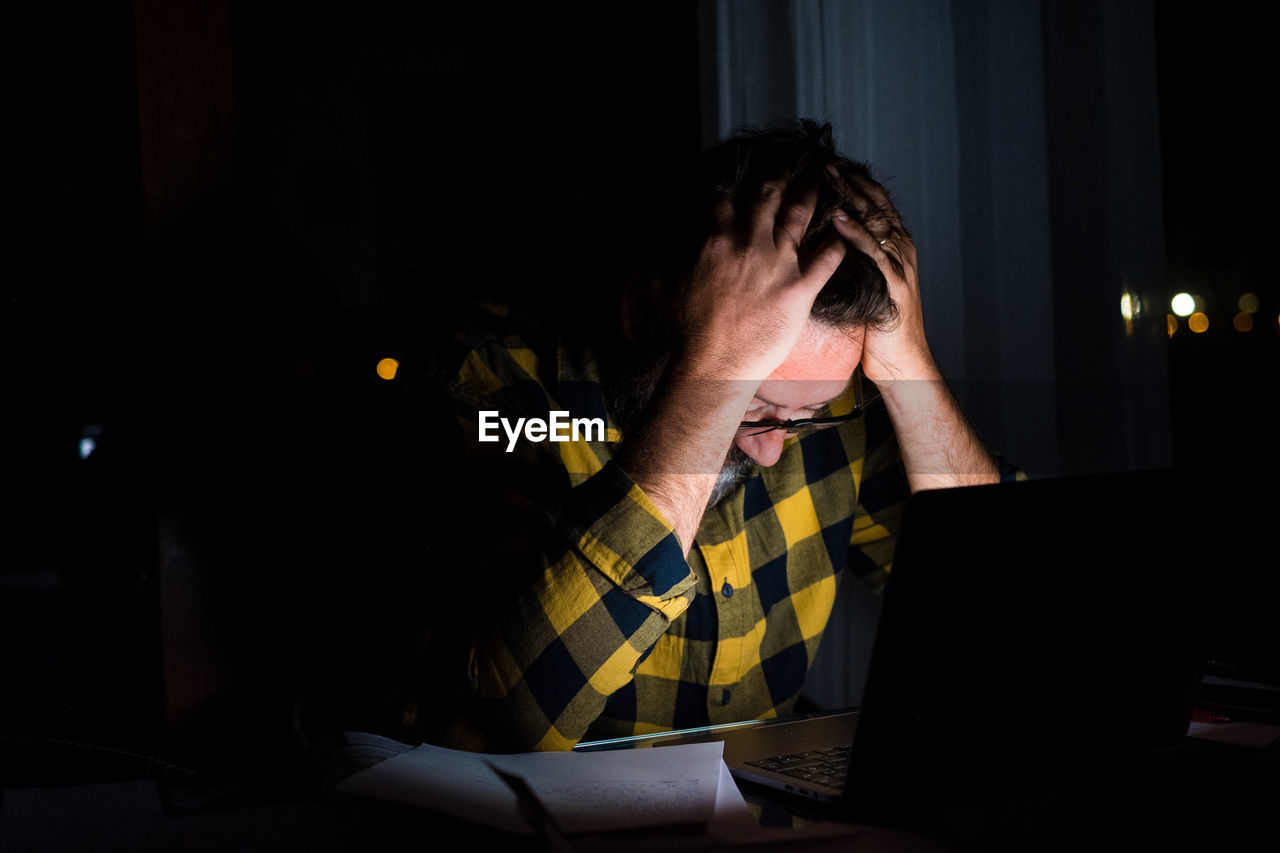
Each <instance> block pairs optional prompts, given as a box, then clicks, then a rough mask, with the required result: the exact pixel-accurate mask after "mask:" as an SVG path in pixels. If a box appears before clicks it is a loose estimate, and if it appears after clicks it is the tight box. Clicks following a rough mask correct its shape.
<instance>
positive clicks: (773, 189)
mask: <svg viewBox="0 0 1280 853" xmlns="http://www.w3.org/2000/svg"><path fill="white" fill-rule="evenodd" d="M786 192H787V182H786V181H785V180H783V179H781V178H779V179H777V180H772V181H765V182H764V183H763V184H761V186H760V192H759V194H757V195H756V200H755V204H754V205H752V208H751V222H750V224H749V228H750V231H751V236H752V239H753V241H762V240H764V239H766V237H767V238H768V239H772V235H773V226H774V223H775V222H776V221H777V218H778V211H779V210H780V209H781V207H782V197H783V196H784V195H785V194H786Z"/></svg>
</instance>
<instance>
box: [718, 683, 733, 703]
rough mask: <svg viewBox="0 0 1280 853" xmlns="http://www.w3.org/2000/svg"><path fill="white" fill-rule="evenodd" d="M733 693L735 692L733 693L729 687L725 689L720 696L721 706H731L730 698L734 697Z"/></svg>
mask: <svg viewBox="0 0 1280 853" xmlns="http://www.w3.org/2000/svg"><path fill="white" fill-rule="evenodd" d="M732 693H733V691H731V690H730V689H729V688H728V687H726V688H725V689H724V692H723V693H721V694H720V704H721V705H728V704H729V697H730V696H731V695H732Z"/></svg>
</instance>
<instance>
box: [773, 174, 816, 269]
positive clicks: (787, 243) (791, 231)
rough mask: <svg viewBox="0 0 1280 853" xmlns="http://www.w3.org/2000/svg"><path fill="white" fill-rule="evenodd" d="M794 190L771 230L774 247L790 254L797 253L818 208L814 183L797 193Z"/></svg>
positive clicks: (811, 182)
mask: <svg viewBox="0 0 1280 853" xmlns="http://www.w3.org/2000/svg"><path fill="white" fill-rule="evenodd" d="M794 189H795V188H793V194H792V195H793V199H792V201H791V202H790V203H789V204H788V205H787V206H786V207H784V208H783V209H782V210H781V211H780V212H779V213H778V218H777V222H776V223H775V225H774V229H773V242H774V245H775V246H777V247H778V248H780V249H787V250H788V251H789V252H791V253H795V252H798V250H799V248H800V243H801V242H802V241H803V240H804V233H805V231H807V230H808V229H809V221H810V220H811V219H813V211H814V209H815V208H816V207H817V206H818V184H817V182H816V181H810V182H809V184H808V186H806V187H804V188H803V190H801V191H800V192H798V193H796V192H794Z"/></svg>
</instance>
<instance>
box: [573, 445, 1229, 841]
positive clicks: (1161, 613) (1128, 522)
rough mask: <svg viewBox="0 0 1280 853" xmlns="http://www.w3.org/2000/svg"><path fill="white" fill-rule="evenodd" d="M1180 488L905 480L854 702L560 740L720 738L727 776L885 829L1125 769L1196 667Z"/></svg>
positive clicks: (1174, 479)
mask: <svg viewBox="0 0 1280 853" xmlns="http://www.w3.org/2000/svg"><path fill="white" fill-rule="evenodd" d="M1194 495H1196V491H1195V490H1194V489H1193V488H1191V486H1190V485H1189V484H1188V483H1187V482H1186V480H1185V478H1184V476H1183V475H1180V474H1179V473H1177V472H1175V471H1173V470H1170V469H1162V470H1155V471H1138V472H1124V473H1116V474H1102V475H1089V476H1079V477H1067V478H1058V479H1049V480H1028V481H1023V482H1016V483H1002V484H998V485H990V486H975V487H965V488H956V489H944V490H932V491H925V492H919V493H917V494H915V495H913V496H912V497H911V498H910V499H909V501H908V502H907V506H906V508H905V511H904V517H903V525H902V529H901V531H900V535H899V541H898V546H897V550H896V552H895V556H894V562H893V568H892V571H891V573H890V578H889V581H888V584H887V587H886V589H885V593H884V595H885V600H884V606H883V610H882V613H881V618H880V623H879V626H878V629H877V634H876V641H875V646H874V649H873V651H872V655H871V661H870V667H869V670H868V674H867V681H866V685H865V689H864V693H863V703H862V705H861V706H860V707H859V708H857V709H851V710H845V711H840V712H835V713H825V714H815V715H808V716H805V717H796V718H786V719H782V720H774V721H744V722H742V723H735V724H729V725H725V726H711V727H706V728H701V729H692V730H682V731H676V732H668V733H663V734H658V735H648V736H642V737H636V738H622V739H614V740H608V741H595V742H588V743H583V744H580V745H579V747H578V749H580V750H592V749H603V748H618V747H622V746H662V745H669V744H673V743H688V742H691V741H697V740H707V739H715V740H723V741H724V743H725V761H726V763H727V764H728V765H729V768H730V770H731V772H732V773H733V775H734V776H735V778H736V779H738V780H739V782H745V783H748V785H755V786H767V787H768V788H770V789H774V790H776V791H779V792H782V793H784V794H786V795H788V796H791V797H797V798H804V799H805V800H807V801H808V802H810V803H812V804H814V805H818V806H821V807H825V810H826V811H831V810H836V811H839V812H841V813H843V814H845V815H847V816H849V817H851V818H853V819H857V820H861V821H864V822H873V823H881V824H890V825H904V826H912V825H917V824H919V823H920V818H921V816H922V815H928V814H932V813H934V812H935V811H936V810H937V809H940V808H945V807H948V806H953V805H957V806H962V805H964V804H965V803H972V802H979V801H991V800H994V799H997V798H999V797H1002V796H1010V795H1016V794H1018V793H1019V792H1024V791H1028V790H1038V789H1046V788H1052V787H1054V786H1060V785H1068V784H1072V783H1073V782H1074V781H1077V780H1079V779H1082V778H1086V779H1088V778H1098V777H1099V776H1100V775H1102V774H1105V773H1107V772H1109V771H1111V770H1116V769H1122V768H1123V767H1125V766H1130V765H1131V764H1132V763H1133V762H1137V761H1141V760H1143V758H1144V757H1149V756H1150V755H1151V751H1152V750H1153V749H1155V748H1158V747H1162V746H1167V745H1172V744H1175V743H1177V742H1179V741H1180V740H1181V739H1182V737H1183V736H1184V735H1185V733H1186V731H1187V726H1188V723H1189V720H1190V716H1191V712H1192V709H1193V706H1194V703H1195V698H1196V690H1197V687H1198V685H1199V682H1200V676H1201V667H1202V656H1201V644H1202V641H1203V631H1202V627H1203V625H1204V624H1205V622H1206V619H1207V615H1208V614H1207V611H1206V606H1205V601H1204V590H1203V579H1204V565H1205V563H1204V562H1203V555H1202V553H1201V551H1202V549H1201V548H1199V547H1197V546H1196V545H1195V539H1194V537H1190V536H1188V535H1187V533H1188V531H1189V530H1190V529H1191V527H1192V525H1193V523H1194V521H1195V519H1196V515H1197V513H1198V512H1199V507H1198V506H1197V504H1196V503H1195V502H1194V501H1195V498H1194V497H1193V496H1194ZM842 774H843V775H842Z"/></svg>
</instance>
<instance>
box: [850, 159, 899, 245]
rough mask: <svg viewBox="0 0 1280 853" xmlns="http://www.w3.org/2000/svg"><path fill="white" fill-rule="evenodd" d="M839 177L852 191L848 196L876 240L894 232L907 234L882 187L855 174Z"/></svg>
mask: <svg viewBox="0 0 1280 853" xmlns="http://www.w3.org/2000/svg"><path fill="white" fill-rule="evenodd" d="M841 177H842V178H844V179H845V180H844V185H845V186H846V187H849V188H850V189H851V190H852V192H851V193H850V195H852V196H853V198H854V200H855V201H854V203H855V205H856V206H857V210H858V212H859V213H860V214H862V217H863V219H864V220H865V222H866V224H867V230H869V231H870V232H871V233H872V234H874V235H875V236H876V238H877V239H878V240H880V239H884V238H886V237H889V236H891V235H892V234H893V233H894V232H899V233H902V234H907V229H905V228H903V227H902V217H901V216H899V215H898V209H897V208H896V207H894V206H893V202H892V201H890V199H889V193H888V192H887V191H886V190H885V188H884V187H882V186H880V184H878V183H876V182H875V181H873V180H871V179H870V178H868V177H866V176H865V175H859V174H857V173H852V174H850V175H848V176H843V175H842V176H841ZM908 236H910V235H908Z"/></svg>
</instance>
